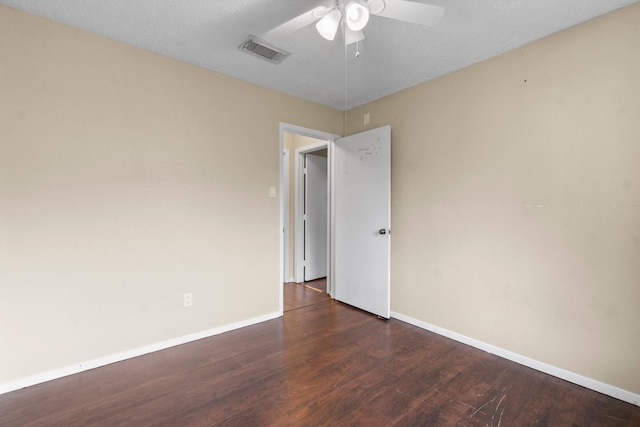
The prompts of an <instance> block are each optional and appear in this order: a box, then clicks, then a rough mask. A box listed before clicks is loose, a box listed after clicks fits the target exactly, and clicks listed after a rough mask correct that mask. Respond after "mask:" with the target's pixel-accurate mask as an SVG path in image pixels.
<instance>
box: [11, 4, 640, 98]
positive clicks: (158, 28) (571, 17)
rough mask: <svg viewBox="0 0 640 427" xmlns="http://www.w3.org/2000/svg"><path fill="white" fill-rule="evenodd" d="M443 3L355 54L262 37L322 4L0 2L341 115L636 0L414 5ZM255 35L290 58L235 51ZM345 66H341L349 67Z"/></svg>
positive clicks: (313, 42)
mask: <svg viewBox="0 0 640 427" xmlns="http://www.w3.org/2000/svg"><path fill="white" fill-rule="evenodd" d="M416 1H420V2H426V3H431V4H436V5H441V6H444V7H446V13H445V15H444V18H443V20H442V21H441V22H440V24H438V25H437V26H435V27H432V28H424V27H420V26H418V25H414V24H408V23H404V22H399V21H394V20H389V19H385V18H381V17H377V16H372V18H371V19H370V21H369V24H368V25H367V27H366V28H365V31H364V32H365V36H366V39H365V40H364V41H363V42H361V44H360V52H361V55H360V56H359V57H358V58H356V57H355V55H354V53H355V45H351V46H350V47H349V51H348V52H345V49H344V46H343V44H342V43H341V42H340V41H339V40H338V38H336V40H334V41H333V42H328V41H326V40H325V39H323V38H322V37H321V36H320V35H319V34H318V33H317V32H316V30H315V27H314V26H313V25H311V26H308V27H306V28H304V29H302V30H301V31H299V32H297V33H295V34H294V35H293V36H289V37H286V38H281V39H268V38H267V37H265V35H264V34H265V33H266V32H267V31H268V30H269V29H271V28H273V27H275V26H277V25H279V24H281V23H283V22H285V21H286V20H289V19H291V18H293V17H295V16H297V15H299V14H301V13H303V12H306V11H307V10H309V9H312V8H313V7H315V6H318V5H327V6H328V5H330V4H331V3H332V2H331V1H326V0H295V1H294V0H208V1H206V0H0V4H5V5H8V6H11V7H14V8H17V9H21V10H24V11H26V12H30V13H33V14H35V15H40V16H43V17H46V18H50V19H53V20H55V21H59V22H62V23H65V24H68V25H70V26H73V27H76V28H80V29H84V30H87V31H90V32H92V33H96V34H100V35H103V36H106V37H109V38H112V39H115V40H119V41H122V42H124V43H127V44H130V45H134V46H138V47H141V48H144V49H148V50H150V51H153V52H157V53H160V54H163V55H166V56H169V57H172V58H175V59H178V60H181V61H185V62H188V63H192V64H196V65H199V66H202V67H205V68H208V69H211V70H215V71H217V72H220V73H223V74H226V75H229V76H233V77H236V78H239V79H242V80H245V81H249V82H253V83H255V84H257V85H260V86H264V87H267V88H270V89H274V90H276V91H279V92H283V93H287V94H290V95H294V96H297V97H299V98H303V99H307V100H310V101H314V102H317V103H320V104H324V105H328V106H331V107H334V108H337V109H341V110H342V109H345V107H346V108H352V107H355V106H358V105H362V104H364V103H366V102H369V101H372V100H375V99H378V98H381V97H383V96H386V95H389V94H391V93H394V92H397V91H399V90H402V89H406V88H408V87H411V86H414V85H416V84H418V83H422V82H424V81H427V80H431V79H433V78H436V77H438V76H441V75H444V74H447V73H449V72H451V71H454V70H457V69H460V68H463V67H466V66H468V65H471V64H473V63H475V62H478V61H481V60H484V59H487V58H490V57H492V56H496V55H498V54H500V53H502V52H505V51H508V50H511V49H514V48H516V47H518V46H521V45H523V44H526V43H528V42H531V41H533V40H537V39H540V38H542V37H545V36H547V35H549V34H552V33H554V32H557V31H560V30H562V29H565V28H568V27H570V26H573V25H576V24H578V23H581V22H584V21H586V20H588V19H591V18H594V17H596V16H599V15H602V14H604V13H607V12H609V11H612V10H615V9H618V8H620V7H623V6H626V5H629V4H632V3H636V2H637V1H640V0H428V1H427V0H416ZM248 35H255V36H258V37H260V38H263V39H265V40H266V41H268V42H270V43H271V44H274V45H276V46H278V47H281V48H283V49H285V50H287V51H289V52H291V55H290V56H289V57H288V58H287V59H286V60H285V61H284V62H282V63H281V64H279V65H275V64H272V63H269V62H267V61H264V60H261V59H260V58H256V57H254V56H251V55H249V54H247V53H245V52H242V51H241V50H240V49H239V48H238V46H239V45H240V44H241V43H242V42H243V41H244V40H245V39H246V38H247V36H248ZM345 60H346V66H345ZM345 87H346V90H345Z"/></svg>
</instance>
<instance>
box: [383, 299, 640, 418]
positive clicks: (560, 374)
mask: <svg viewBox="0 0 640 427" xmlns="http://www.w3.org/2000/svg"><path fill="white" fill-rule="evenodd" d="M391 317H393V318H394V319H397V320H400V321H403V322H406V323H409V324H411V325H413V326H417V327H419V328H422V329H426V330H427V331H431V332H433V333H436V334H438V335H442V336H444V337H447V338H451V339H452V340H454V341H458V342H461V343H463V344H467V345H470V346H471V347H475V348H477V349H480V350H484V351H486V352H488V353H491V354H495V355H496V356H500V357H502V358H504V359H508V360H511V361H512V362H516V363H518V364H520V365H524V366H527V367H529V368H532V369H535V370H537V371H540V372H544V373H545V374H549V375H552V376H554V377H557V378H561V379H563V380H566V381H569V382H572V383H574V384H578V385H580V386H583V387H586V388H589V389H591V390H595V391H597V392H599V393H602V394H606V395H608V396H611V397H615V398H616V399H619V400H622V401H624V402H628V403H631V404H632V405H636V406H640V394H635V393H632V392H630V391H628V390H623V389H621V388H618V387H615V386H612V385H610V384H606V383H603V382H600V381H597V380H594V379H592V378H588V377H584V376H582V375H580V374H576V373H575V372H571V371H567V370H565V369H562V368H558V367H557V366H553V365H549V364H548V363H544V362H540V361H538V360H535V359H531V358H530V357H527V356H523V355H521V354H518V353H514V352H512V351H509V350H505V349H503V348H500V347H496V346H494V345H492V344H488V343H485V342H482V341H479V340H476V339H474V338H470V337H468V336H466V335H462V334H459V333H457V332H453V331H450V330H448V329H444V328H441V327H439V326H435V325H432V324H430V323H427V322H423V321H422V320H418V319H414V318H413V317H410V316H405V315H404V314H401V313H397V312H394V311H392V312H391Z"/></svg>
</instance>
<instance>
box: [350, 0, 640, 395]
mask: <svg viewBox="0 0 640 427" xmlns="http://www.w3.org/2000/svg"><path fill="white" fill-rule="evenodd" d="M638 22H640V4H636V5H633V6H631V7H627V8H625V9H622V10H620V11H617V12H615V13H613V14H610V15H607V16H604V17H601V18H599V19H596V20H594V21H591V22H588V23H585V24H583V25H580V26H577V27H574V28H571V29H569V30H567V31H564V32H561V33H559V34H556V35H553V36H551V37H548V38H545V39H543V40H540V41H538V42H536V43H533V44H530V45H527V46H525V47H523V48H520V49H517V50H515V51H512V52H510V53H507V54H505V55H502V56H499V57H496V58H494V59H491V60H488V61H486V62H483V63H480V64H477V65H474V66H471V67H469V68H466V69H463V70H461V71H458V72H455V73H452V74H450V75H447V76H445V77H442V78H439V79H437V80H434V81H431V82H429V83H426V84H422V85H420V86H417V87H414V88H412V89H409V90H406V91H404V92H401V93H398V94H395V95H392V96H389V97H387V98H384V99H381V100H379V101H377V102H373V103H371V104H368V105H365V106H363V107H362V108H357V109H355V110H352V111H350V113H349V117H348V125H349V133H354V132H358V131H361V130H363V129H364V127H363V126H361V125H360V124H361V123H363V114H364V113H367V112H368V113H370V115H371V125H370V127H376V126H380V125H385V124H391V126H392V147H393V149H392V168H393V172H392V186H393V187H392V200H393V207H392V227H391V228H392V229H393V239H392V263H391V264H392V302H391V306H392V310H393V311H395V312H398V313H401V314H404V315H406V316H409V317H412V318H414V319H417V320H419V321H422V322H427V323H430V324H433V325H436V326H439V327H442V328H446V329H448V330H451V331H454V332H457V333H460V334H463V335H466V336H469V337H472V338H474V339H476V340H481V341H483V342H486V343H489V344H493V345H495V346H499V347H501V348H504V349H507V350H510V351H513V352H516V353H519V354H522V355H525V356H528V357H530V358H533V359H536V360H538V361H542V362H546V363H549V364H551V365H554V366H556V367H560V368H564V369H566V370H569V371H572V372H575V373H578V374H582V375H584V376H586V377H590V378H592V379H595V380H599V381H602V382H604V383H608V384H611V385H614V386H617V387H619V388H622V389H625V390H628V391H631V392H634V393H640V369H638V367H639V365H638V361H639V360H640V120H639V118H640V54H639V53H640V30H639V27H638Z"/></svg>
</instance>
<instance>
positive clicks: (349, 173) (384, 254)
mask: <svg viewBox="0 0 640 427" xmlns="http://www.w3.org/2000/svg"><path fill="white" fill-rule="evenodd" d="M334 161H335V163H334V165H335V169H334V174H335V175H334V187H333V188H334V191H333V192H334V199H333V201H334V203H335V206H334V215H335V217H334V221H335V222H334V224H335V229H334V234H333V236H334V237H333V238H334V245H335V246H334V251H335V252H334V254H335V258H334V297H335V298H336V299H337V300H339V301H342V302H345V303H347V304H350V305H353V306H355V307H358V308H361V309H363V310H365V311H368V312H371V313H374V314H377V315H378V316H381V317H384V318H386V319H388V318H389V317H390V315H391V312H390V310H391V306H390V261H389V255H390V247H391V246H390V245H391V241H390V236H389V233H390V226H391V127H390V126H385V127H381V128H378V129H373V130H370V131H367V132H363V133H359V134H356V135H351V136H348V137H345V138H341V139H338V140H336V142H335V151H334Z"/></svg>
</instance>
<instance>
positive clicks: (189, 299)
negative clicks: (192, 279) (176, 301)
mask: <svg viewBox="0 0 640 427" xmlns="http://www.w3.org/2000/svg"><path fill="white" fill-rule="evenodd" d="M183 301H184V306H185V307H190V306H192V305H193V293H191V292H188V293H186V294H184V298H183Z"/></svg>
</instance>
